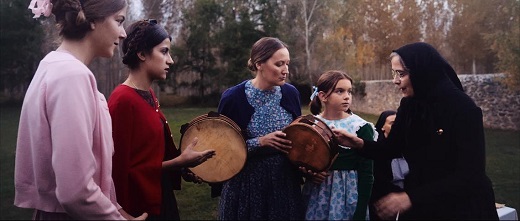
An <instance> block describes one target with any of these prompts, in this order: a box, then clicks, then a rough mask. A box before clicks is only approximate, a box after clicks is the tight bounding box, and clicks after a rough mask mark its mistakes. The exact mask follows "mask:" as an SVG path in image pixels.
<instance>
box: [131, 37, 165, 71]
mask: <svg viewBox="0 0 520 221" xmlns="http://www.w3.org/2000/svg"><path fill="white" fill-rule="evenodd" d="M170 44H171V42H170V39H169V38H166V39H164V41H162V42H161V43H159V44H158V45H156V46H155V47H154V48H153V49H152V51H151V52H150V54H145V53H140V54H139V55H138V56H139V58H140V59H141V61H143V62H142V63H141V67H140V68H141V69H143V70H144V72H145V73H146V75H147V76H148V78H150V79H151V80H152V81H153V80H154V79H160V80H164V79H166V76H167V74H168V71H169V70H170V66H171V65H172V64H173V59H172V57H171V55H170Z"/></svg>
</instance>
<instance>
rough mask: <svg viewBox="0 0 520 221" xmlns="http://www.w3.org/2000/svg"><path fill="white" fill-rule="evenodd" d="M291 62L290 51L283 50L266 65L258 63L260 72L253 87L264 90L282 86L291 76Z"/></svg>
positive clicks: (276, 53) (277, 52)
mask: <svg viewBox="0 0 520 221" xmlns="http://www.w3.org/2000/svg"><path fill="white" fill-rule="evenodd" d="M290 61H291V60H290V56H289V50H287V48H281V49H279V50H278V51H276V52H275V53H274V54H273V55H272V56H271V57H270V58H269V59H268V60H267V61H265V62H264V63H257V64H256V68H257V69H258V71H257V73H256V77H255V79H253V85H255V86H256V87H257V88H259V89H262V90H265V89H270V88H272V87H274V86H282V85H283V84H285V80H286V79H287V75H288V74H289V63H290Z"/></svg>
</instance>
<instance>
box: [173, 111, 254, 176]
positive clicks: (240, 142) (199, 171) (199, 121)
mask: <svg viewBox="0 0 520 221" xmlns="http://www.w3.org/2000/svg"><path fill="white" fill-rule="evenodd" d="M181 134H182V136H181V142H180V143H181V145H180V148H181V151H184V150H185V149H186V148H187V147H188V145H189V144H190V143H191V142H192V141H193V139H194V138H195V137H198V139H199V141H198V143H197V145H195V147H193V150H195V151H204V150H207V149H214V150H215V156H213V157H212V158H210V159H208V160H207V161H206V162H204V163H202V164H200V165H198V166H196V167H193V168H190V170H191V171H192V172H193V173H194V174H195V175H197V176H198V177H200V178H201V179H202V180H204V181H205V182H208V183H218V182H222V181H226V180H229V179H231V177H233V176H234V175H236V174H237V173H238V172H240V170H241V169H242V168H243V167H244V164H245V162H246V157H247V146H246V142H245V141H244V138H243V137H242V133H241V130H240V127H238V125H236V123H235V122H233V121H232V120H231V119H229V118H228V117H226V116H224V115H221V114H219V113H216V112H210V113H208V114H205V115H201V116H199V117H196V118H195V119H193V120H192V121H191V122H190V123H187V124H184V125H182V127H181Z"/></svg>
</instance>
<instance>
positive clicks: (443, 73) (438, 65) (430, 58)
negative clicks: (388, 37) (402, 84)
mask: <svg viewBox="0 0 520 221" xmlns="http://www.w3.org/2000/svg"><path fill="white" fill-rule="evenodd" d="M394 52H396V53H397V54H399V56H400V57H401V59H402V61H403V62H404V64H405V66H406V68H407V69H408V72H409V73H410V80H411V82H412V87H413V90H414V97H416V98H419V99H422V98H431V97H434V96H436V95H438V94H437V92H439V91H436V90H439V89H440V88H439V85H444V86H448V87H451V88H452V89H455V88H456V89H459V90H461V91H463V88H462V84H461V83H460V80H459V78H458V77H457V74H456V73H455V71H454V70H453V68H452V67H451V65H450V64H448V62H447V61H446V60H445V59H444V58H443V57H442V56H441V55H440V54H439V52H438V51H437V50H436V49H435V48H433V47H432V46H431V45H429V44H427V43H424V42H417V43H412V44H408V45H405V46H402V47H400V48H399V49H397V50H394ZM444 89H446V88H444Z"/></svg>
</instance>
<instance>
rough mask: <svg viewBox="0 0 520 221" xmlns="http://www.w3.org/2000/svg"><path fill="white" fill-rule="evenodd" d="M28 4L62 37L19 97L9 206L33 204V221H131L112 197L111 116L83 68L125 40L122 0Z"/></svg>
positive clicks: (108, 54) (40, 0)
mask: <svg viewBox="0 0 520 221" xmlns="http://www.w3.org/2000/svg"><path fill="white" fill-rule="evenodd" d="M29 8H30V9H32V11H33V13H34V14H35V18H37V17H39V16H40V15H42V14H43V15H44V16H50V15H51V14H54V16H55V19H56V22H57V24H58V27H59V30H60V36H61V37H62V42H61V45H60V46H59V47H58V49H56V50H55V51H52V52H50V53H49V54H47V55H46V56H45V58H43V60H42V61H41V62H40V65H39V66H38V69H37V70H36V73H35V74H34V77H33V79H32V81H31V83H30V85H29V88H28V89H27V93H26V95H25V98H24V102H23V106H22V111H21V114H20V124H19V128H18V140H17V146H16V160H15V174H14V176H15V178H14V184H15V199H14V204H15V205H16V206H18V207H22V208H33V209H35V213H34V217H33V218H34V219H36V220H64V219H79V220H91V219H96V220H123V219H125V218H127V219H133V217H130V216H128V214H126V212H124V211H123V210H122V208H121V206H120V205H119V204H118V203H117V200H116V194H115V190H114V183H113V181H112V154H113V153H114V146H113V141H112V126H111V120H110V114H109V112H108V108H107V103H106V100H105V97H104V96H103V94H101V93H100V92H99V91H98V90H97V85H96V78H95V77H94V75H93V74H92V72H91V71H90V70H89V68H88V67H87V66H88V65H89V63H90V62H91V61H92V60H93V59H94V58H96V57H112V56H113V54H114V49H115V48H116V47H117V45H118V44H119V41H120V40H121V39H123V38H125V37H126V32H125V30H124V29H123V26H122V23H123V21H124V20H125V16H126V10H127V3H126V1H125V0H52V1H49V0H33V1H32V2H31V4H30V6H29ZM138 215H141V214H136V216H138ZM138 218H139V219H145V218H146V214H143V216H141V217H138Z"/></svg>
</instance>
